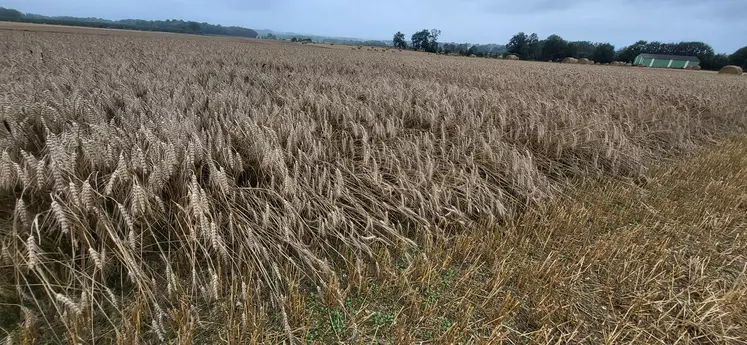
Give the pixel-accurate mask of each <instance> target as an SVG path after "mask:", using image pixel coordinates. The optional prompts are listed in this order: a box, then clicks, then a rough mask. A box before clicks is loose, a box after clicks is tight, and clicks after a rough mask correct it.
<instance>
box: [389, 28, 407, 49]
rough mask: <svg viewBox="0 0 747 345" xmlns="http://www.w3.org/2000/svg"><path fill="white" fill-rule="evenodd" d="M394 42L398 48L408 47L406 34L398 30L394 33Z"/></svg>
mask: <svg viewBox="0 0 747 345" xmlns="http://www.w3.org/2000/svg"><path fill="white" fill-rule="evenodd" d="M392 44H394V46H395V47H397V48H400V49H407V41H405V34H403V33H402V32H400V31H397V33H396V34H394V38H393V39H392Z"/></svg>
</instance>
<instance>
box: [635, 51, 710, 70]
mask: <svg viewBox="0 0 747 345" xmlns="http://www.w3.org/2000/svg"><path fill="white" fill-rule="evenodd" d="M633 65H636V66H644V67H664V68H692V67H693V66H698V65H700V59H698V58H696V57H694V56H680V55H662V54H640V55H638V56H636V58H635V60H634V61H633Z"/></svg>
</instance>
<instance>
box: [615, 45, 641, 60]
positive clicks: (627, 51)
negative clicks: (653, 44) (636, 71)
mask: <svg viewBox="0 0 747 345" xmlns="http://www.w3.org/2000/svg"><path fill="white" fill-rule="evenodd" d="M647 43H648V42H646V41H638V42H636V43H633V44H631V45H629V46H627V47H624V48H623V49H622V50H620V54H618V59H619V60H620V61H625V62H633V60H635V58H636V57H637V56H638V55H640V54H641V53H643V52H644V51H643V49H644V48H645V47H646V44H647Z"/></svg>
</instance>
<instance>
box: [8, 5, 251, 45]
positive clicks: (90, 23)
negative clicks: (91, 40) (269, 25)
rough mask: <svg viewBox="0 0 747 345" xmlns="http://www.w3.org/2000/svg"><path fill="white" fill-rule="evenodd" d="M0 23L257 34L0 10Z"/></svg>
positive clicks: (193, 25)
mask: <svg viewBox="0 0 747 345" xmlns="http://www.w3.org/2000/svg"><path fill="white" fill-rule="evenodd" d="M0 21H10V22H24V23H36V24H55V25H67V26H83V27H94V28H107V29H124V30H141V31H163V32H175V33H185V34H197V35H221V36H238V37H249V38H256V37H257V32H256V31H254V30H252V29H247V28H242V27H238V26H221V25H212V24H208V23H198V22H193V21H184V20H140V19H124V20H116V21H113V20H106V19H101V18H78V17H47V16H42V15H37V14H27V13H22V12H20V11H17V10H13V9H8V8H3V7H0Z"/></svg>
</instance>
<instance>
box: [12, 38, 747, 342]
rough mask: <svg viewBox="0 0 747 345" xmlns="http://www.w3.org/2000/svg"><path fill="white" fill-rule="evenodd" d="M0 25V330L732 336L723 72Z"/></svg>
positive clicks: (735, 267) (735, 174) (729, 98)
mask: <svg viewBox="0 0 747 345" xmlns="http://www.w3.org/2000/svg"><path fill="white" fill-rule="evenodd" d="M0 38H2V39H0V42H3V43H0V45H2V47H3V50H2V51H0V71H2V73H0V86H1V87H2V88H3V89H4V90H8V91H7V92H4V93H2V94H0V118H1V119H2V122H3V126H2V128H0V150H2V158H1V160H0V182H1V183H0V187H1V189H0V198H1V199H2V202H0V214H2V215H3V217H2V218H0V219H2V223H0V244H1V245H2V264H1V265H2V266H0V270H2V277H3V279H2V280H0V303H2V304H0V308H1V309H0V314H2V318H0V327H2V329H3V330H4V331H5V332H7V334H8V337H9V338H10V339H11V340H12V341H17V342H22V343H36V342H42V341H50V342H73V343H93V342H117V343H136V342H163V341H171V342H175V343H180V344H182V343H183V344H190V343H212V342H229V343H238V344H245V343H268V342H281V341H293V342H314V341H318V342H323V343H329V342H342V343H381V342H386V341H391V342H393V343H412V342H419V341H435V342H439V343H454V342H460V341H463V342H467V343H483V342H494V343H495V342H500V341H504V342H507V343H522V342H528V341H534V342H535V343H544V342H579V343H610V344H611V343H624V342H628V343H655V342H659V343H683V344H684V343H725V344H726V343H730V342H732V343H733V342H735V341H738V340H739V339H743V338H744V337H745V336H746V332H745V324H744V321H743V320H745V319H746V318H745V316H746V315H745V310H747V308H745V303H746V302H745V299H744V296H745V295H747V294H745V292H746V291H745V284H746V281H745V274H744V273H745V272H744V270H745V262H744V260H745V255H747V252H746V251H745V249H746V247H745V242H744V240H743V238H742V237H744V224H745V222H744V205H743V203H744V201H745V199H744V194H745V192H747V191H746V190H745V185H744V182H743V181H744V180H745V171H747V170H745V167H747V161H745V160H744V159H743V157H747V155H745V154H746V153H747V152H745V144H746V143H747V141H745V140H744V139H737V140H735V141H733V142H732V143H731V144H727V145H724V146H721V147H718V148H716V149H713V150H712V151H707V152H705V153H703V154H700V155H697V156H695V157H694V158H692V159H691V160H690V161H686V163H675V161H673V160H672V161H670V158H673V157H678V156H682V155H689V154H691V153H693V152H694V151H695V150H696V149H697V148H699V147H701V146H702V145H703V144H707V143H711V142H713V141H714V140H719V139H724V138H727V137H728V136H729V135H731V134H733V133H736V132H739V131H741V130H742V129H744V127H745V125H747V118H745V111H744V109H747V97H745V96H746V95H747V81H745V80H743V79H742V78H727V79H724V78H718V76H717V75H714V74H703V73H680V72H672V71H666V70H643V69H604V70H603V72H602V70H595V69H589V68H588V67H585V66H575V65H558V64H531V63H519V64H517V63H511V62H503V61H497V60H490V59H463V58H456V57H446V56H438V55H429V54H391V53H384V52H379V53H371V52H366V51H361V50H350V49H327V48H326V47H315V46H313V45H291V44H281V43H275V42H255V41H249V40H241V39H216V40H208V39H205V38H192V37H189V36H173V35H161V36H158V35H152V34H149V35H143V36H138V35H128V36H121V37H117V38H116V39H112V38H111V37H105V36H99V35H86V34H70V33H47V32H15V31H2V32H0ZM662 161H667V162H669V163H666V164H662V163H660V162H662ZM657 162H659V163H658V164H655V163H657ZM651 167H654V169H653V171H647V168H651ZM2 336H5V335H4V334H3V335H2Z"/></svg>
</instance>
